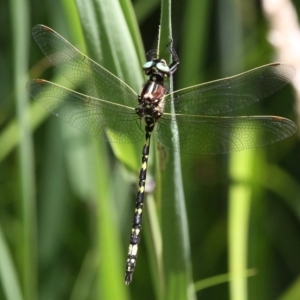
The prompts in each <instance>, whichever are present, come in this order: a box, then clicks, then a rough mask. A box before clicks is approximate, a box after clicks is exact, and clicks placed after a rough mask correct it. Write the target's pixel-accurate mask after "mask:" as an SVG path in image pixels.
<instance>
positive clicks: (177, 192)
mask: <svg viewBox="0 0 300 300" xmlns="http://www.w3.org/2000/svg"><path fill="white" fill-rule="evenodd" d="M171 17H172V13H171V1H169V0H163V1H162V8H161V24H160V26H161V27H160V34H159V47H158V48H159V57H163V58H167V57H169V59H168V60H167V61H169V62H170V59H171V58H170V53H168V50H167V49H166V45H167V44H168V43H169V41H170V39H171V38H172V22H171ZM172 90H173V82H172V78H171V79H170V91H172ZM170 130H171V129H170ZM172 133H173V134H178V132H177V133H176V132H172ZM162 187H163V188H162V214H161V218H162V237H163V261H164V272H165V299H176V298H177V299H194V298H195V294H194V290H193V285H192V274H191V258H190V255H191V254H190V240H189V230H188V222H187V215H186V207H185V198H184V191H183V182H182V173H181V159H180V154H179V153H177V152H176V153H173V152H171V151H170V152H169V155H168V162H167V164H166V169H165V170H164V174H163V180H162Z"/></svg>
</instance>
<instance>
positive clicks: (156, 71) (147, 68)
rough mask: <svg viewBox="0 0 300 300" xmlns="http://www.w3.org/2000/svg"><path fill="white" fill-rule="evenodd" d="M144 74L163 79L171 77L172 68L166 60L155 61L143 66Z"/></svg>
mask: <svg viewBox="0 0 300 300" xmlns="http://www.w3.org/2000/svg"><path fill="white" fill-rule="evenodd" d="M143 70H144V73H145V74H146V75H148V76H151V75H158V76H160V77H161V78H162V79H163V78H167V77H169V76H170V68H169V66H168V65H167V63H166V61H165V60H164V59H153V60H150V61H148V62H146V63H145V64H144V65H143Z"/></svg>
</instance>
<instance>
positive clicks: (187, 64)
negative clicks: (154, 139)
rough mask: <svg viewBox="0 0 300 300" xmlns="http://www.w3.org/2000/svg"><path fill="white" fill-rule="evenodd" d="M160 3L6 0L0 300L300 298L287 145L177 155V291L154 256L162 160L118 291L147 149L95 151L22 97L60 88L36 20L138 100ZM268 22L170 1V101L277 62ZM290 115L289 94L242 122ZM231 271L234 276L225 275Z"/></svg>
mask: <svg viewBox="0 0 300 300" xmlns="http://www.w3.org/2000/svg"><path fill="white" fill-rule="evenodd" d="M294 2H295V3H294V4H295V5H296V7H295V10H296V11H297V10H298V12H299V3H297V2H296V1H294ZM297 5H298V7H297ZM160 8H161V3H160V2H159V1H143V0H140V1H138V0H136V1H132V2H130V1H128V0H127V1H125V0H124V1H122V0H120V1H116V0H109V1H108V0H106V1H105V0H102V1H101V0H98V1H97V0H94V1H93V0H85V1H79V0H77V1H75V0H61V1H59V0H31V1H24V0H23V1H22V0H9V1H6V0H0V41H1V42H0V90H1V97H0V130H1V131H0V159H1V161H0V282H1V284H0V299H12V300H19V299H30V300H33V299H110V300H111V299H180V300H181V299H222V300H223V299H231V300H235V299H237V300H243V299H255V300H260V299H261V300H266V299H280V300H293V299H295V300H296V299H299V297H300V296H299V295H300V276H299V275H300V255H299V253H300V222H299V221H300V184H299V180H300V168H299V165H300V143H299V141H298V137H297V134H295V135H294V136H292V137H290V138H288V139H286V140H284V141H281V142H278V143H276V144H273V145H269V146H266V147H264V148H260V149H255V150H245V151H242V152H240V153H236V154H232V155H219V156H205V157H204V156H190V155H185V154H181V159H182V161H181V162H182V163H181V165H182V174H183V189H184V196H185V197H184V198H183V197H182V199H185V205H186V212H187V214H186V216H187V221H188V227H187V228H184V229H182V232H183V234H186V231H188V233H189V238H186V239H184V240H185V241H187V242H188V243H189V244H187V245H183V248H185V250H184V251H183V252H182V253H181V254H182V255H183V256H184V255H185V254H186V253H188V254H187V255H188V257H187V258H186V259H185V260H184V261H185V264H186V268H185V272H186V274H185V275H184V276H183V277H184V278H183V279H182V278H181V279H176V280H178V281H174V282H177V284H176V285H175V286H174V285H173V286H172V285H170V284H169V283H168V282H170V281H168V280H169V278H170V277H169V276H170V275H169V273H168V271H167V269H168V266H167V265H166V264H164V263H163V262H162V261H161V259H162V257H167V256H168V253H165V252H164V253H163V256H161V252H160V251H161V250H160V249H161V248H160V247H161V238H160V236H161V233H160V231H161V229H160V228H161V225H159V224H161V223H163V224H166V222H163V220H164V213H165V212H164V211H161V205H162V204H161V202H162V201H164V195H165V194H164V189H166V188H172V187H170V186H168V187H166V186H164V184H163V183H164V182H165V181H164V179H163V180H161V178H160V177H161V176H162V177H163V178H164V177H165V176H168V174H166V172H169V171H168V169H167V168H166V169H165V171H164V170H163V167H162V166H161V165H162V164H163V163H164V161H165V160H166V159H167V158H166V157H167V156H168V154H166V153H165V152H164V151H158V152H156V155H155V156H154V155H153V157H152V159H150V172H149V182H150V183H153V185H155V184H156V187H157V189H156V191H155V192H154V193H153V194H149V197H148V198H147V201H148V202H147V206H146V209H145V210H146V211H147V212H146V213H145V222H144V226H143V234H142V243H141V246H140V251H139V257H138V261H137V267H136V271H135V274H134V276H133V283H132V284H131V285H130V286H129V287H126V286H124V278H123V277H124V270H125V261H126V255H127V247H128V241H129V234H130V227H131V221H132V216H133V207H134V201H135V195H136V190H137V188H136V186H137V178H138V172H139V168H140V159H141V158H140V156H141V155H140V153H141V149H142V148H141V144H138V145H108V144H107V143H105V142H102V141H97V140H95V139H93V138H90V137H88V136H85V135H84V134H82V133H81V132H79V131H77V130H76V129H74V128H72V127H71V126H68V125H67V124H64V123H63V122H62V121H60V120H58V119H56V118H54V117H53V116H52V115H50V114H48V113H47V112H45V111H44V110H43V109H42V108H40V107H39V105H37V104H36V103H34V102H33V101H32V100H30V99H29V96H28V94H27V92H26V89H25V84H26V82H27V81H28V80H29V79H30V78H44V79H48V80H51V81H55V82H57V83H60V84H62V83H63V79H62V78H61V76H60V75H59V74H58V73H57V72H56V70H55V68H51V66H50V63H49V62H48V61H47V60H46V59H45V58H44V57H43V54H42V53H41V51H40V50H39V48H38V47H37V45H36V44H35V42H34V41H33V39H32V37H31V33H30V31H31V28H32V27H33V25H35V24H45V25H47V26H49V27H51V28H53V29H54V30H55V31H57V32H58V33H60V34H61V35H62V36H63V37H65V38H66V39H67V40H68V41H70V42H71V43H72V44H73V45H75V46H76V47H78V48H79V49H80V50H81V51H83V52H85V53H87V54H88V55H89V56H90V57H92V58H93V59H95V60H96V61H98V62H99V63H101V65H103V66H105V67H106V68H107V69H109V70H110V71H112V72H113V73H115V74H116V75H118V76H120V77H121V78H122V79H124V81H125V82H126V83H128V84H129V85H130V86H132V87H133V88H134V89H135V90H136V91H137V92H138V91H139V89H140V86H141V84H142V82H143V77H142V75H141V70H140V68H139V66H140V65H141V64H142V63H143V62H144V61H145V56H144V52H145V50H149V49H154V48H156V47H157V38H158V29H159V23H160ZM268 27H269V24H268V21H267V20H266V19H265V17H264V14H263V11H262V8H261V3H260V2H259V1H232V0H231V1H230V0H215V1H208V0H202V1H199V0H185V1H183V0H178V1H174V3H172V29H173V38H174V46H175V48H176V49H177V51H178V55H179V58H180V63H181V64H180V66H179V69H178V71H177V72H176V75H175V77H174V81H175V90H176V89H178V88H182V87H187V86H190V85H193V84H197V83H201V82H206V81H210V80H214V79H218V78H221V77H224V76H231V75H235V74H237V73H240V72H243V71H246V70H249V69H252V68H255V67H258V66H260V65H263V64H267V63H270V62H273V61H276V52H275V50H274V49H273V48H272V46H271V45H270V44H269V43H268V41H267V34H268ZM95 36H96V37H97V39H95V38H94V37H95ZM295 63H296V62H295ZM64 84H65V85H66V84H67V83H66V82H64ZM295 106H296V97H295V92H294V91H293V88H292V87H291V86H288V87H285V88H283V89H282V90H280V91H279V92H277V93H276V94H274V95H272V96H271V97H269V98H268V99H265V100H264V101H261V102H260V103H258V104H256V105H253V106H252V107H249V108H246V109H243V110H242V111H239V112H237V113H236V114H238V115H251V114H253V115H256V114H258V115H259V114H261V115H268V114H270V115H280V116H282V117H286V118H289V119H291V120H293V121H295V122H297V115H296V112H295ZM153 145H154V143H153ZM154 148H155V147H152V149H153V151H152V152H155V151H154ZM158 154H162V156H164V155H165V156H166V157H163V158H162V159H158ZM116 157H117V158H116ZM166 170H167V171H166ZM173 188H174V189H175V193H176V192H177V189H178V187H173ZM165 200H166V199H165ZM168 200H170V199H168ZM171 200H172V199H171ZM182 214H183V216H185V212H184V211H183V212H182ZM174 217H176V216H174ZM172 226H173V224H172V223H169V224H166V226H164V227H169V229H171V228H172ZM150 228H151V230H150ZM167 230H168V228H162V231H164V232H165V233H164V232H163V233H162V236H164V234H166V232H168V231H167ZM236 230H237V232H236ZM162 243H164V241H162ZM175 244H176V243H175V241H174V245H175ZM165 249H168V251H170V249H172V244H171V245H170V244H169V245H167V246H166V247H165ZM174 251H175V253H176V251H177V249H175V246H174ZM169 254H170V252H169ZM234 270H237V271H242V272H244V273H240V274H239V275H238V276H237V278H236V280H232V279H233V277H232V276H233V275H232V274H233V271H234ZM247 270H248V271H247ZM164 272H165V273H166V274H168V275H166V277H165V279H163V278H164V276H163V275H162V273H164ZM179 273H180V270H179ZM191 274H192V276H190V275H191ZM193 283H195V286H193ZM178 290H181V291H183V293H184V291H186V293H185V294H186V295H185V296H182V294H180V296H179V294H178Z"/></svg>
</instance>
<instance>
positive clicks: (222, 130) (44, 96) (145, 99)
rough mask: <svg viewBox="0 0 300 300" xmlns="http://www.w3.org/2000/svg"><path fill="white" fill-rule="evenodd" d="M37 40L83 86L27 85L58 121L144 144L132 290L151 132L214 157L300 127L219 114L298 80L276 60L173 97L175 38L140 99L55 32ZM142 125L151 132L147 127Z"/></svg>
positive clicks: (153, 62) (149, 67)
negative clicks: (170, 83) (170, 87)
mask: <svg viewBox="0 0 300 300" xmlns="http://www.w3.org/2000/svg"><path fill="white" fill-rule="evenodd" d="M32 35H33V37H34V39H35V41H36V43H37V44H38V46H39V47H40V49H41V50H42V52H43V53H44V55H45V56H46V57H47V58H48V59H49V60H50V62H51V63H52V64H53V65H54V66H56V67H57V69H58V70H59V71H60V72H61V73H62V74H63V75H64V76H65V77H66V78H67V79H68V80H69V81H70V82H71V83H72V84H73V85H74V86H75V88H76V89H77V91H74V90H71V89H68V88H65V87H63V86H60V85H57V84H55V83H53V82H49V81H46V80H44V79H33V80H31V81H29V82H28V83H27V90H28V92H29V94H30V95H31V97H32V98H34V99H35V100H37V101H38V102H39V103H40V104H41V105H42V106H43V107H44V108H45V109H46V110H48V111H49V112H51V113H53V114H54V115H55V116H57V117H58V118H60V119H62V120H64V121H65V122H67V123H70V124H71V125H72V126H74V127H76V128H78V129H79V130H81V131H83V132H85V133H87V134H89V135H91V136H93V137H95V138H97V139H103V140H106V141H109V142H119V143H134V142H138V141H140V140H141V139H142V138H143V137H144V139H145V140H144V141H145V142H144V146H143V149H142V167H141V169H140V174H139V184H138V192H137V197H136V205H135V211H134V217H133V222H132V228H131V234H130V242H129V250H128V255H127V262H126V271H125V283H126V284H127V285H128V284H130V283H131V282H132V277H133V272H134V270H135V267H136V260H137V255H138V247H139V244H140V240H141V229H142V213H143V205H144V200H145V184H146V175H147V163H148V157H149V147H150V140H151V135H152V134H155V136H156V139H157V141H158V142H159V143H160V144H161V145H162V146H163V147H165V148H167V149H170V150H173V151H181V152H185V153H190V154H196V155H211V154H222V153H228V152H232V151H239V150H242V149H246V148H253V147H259V146H263V145H267V144H270V143H274V142H277V141H279V140H282V139H284V138H287V137H289V136H290V135H292V134H293V133H295V132H296V130H297V127H296V125H295V123H293V122H292V121H290V120H289V119H286V118H283V117H279V116H219V115H220V114H224V113H228V112H232V111H235V110H237V109H240V108H242V107H245V106H247V105H250V104H253V103H256V102H258V101H259V100H260V99H262V98H265V97H267V96H269V95H271V94H273V93H274V92H276V91H277V90H279V89H281V88H282V87H283V86H285V85H286V84H288V83H289V82H290V81H291V80H292V78H293V77H294V76H295V69H294V67H292V66H291V65H287V64H282V63H271V64H268V65H264V66H261V67H258V68H255V69H252V70H250V71H248V72H245V73H241V74H239V75H236V76H232V77H227V78H223V79H219V80H215V81H211V82H207V83H203V84H198V85H194V86H191V87H188V88H184V89H181V90H178V91H175V92H169V90H168V88H167V85H166V80H167V79H168V78H169V77H170V76H172V75H173V74H174V73H175V71H176V70H177V68H178V66H179V58H178V55H177V53H176V51H175V49H174V47H173V43H172V41H170V43H169V44H168V45H167V47H168V51H169V52H170V54H171V56H172V62H171V63H170V64H167V63H166V61H165V60H164V59H161V58H158V57H157V54H156V51H149V52H148V55H147V56H148V61H147V62H146V63H145V64H144V65H143V71H144V73H145V75H147V76H148V80H147V81H146V82H145V84H144V85H143V87H142V89H141V92H140V94H137V93H136V92H135V91H134V90H133V89H132V88H131V87H130V86H128V85H127V84H126V83H125V82H123V81H122V80H121V79H119V78H118V77H116V76H115V75H113V74H112V73H111V72H109V71H108V70H106V69H105V68H104V67H102V66H101V65H99V64H98V63H97V62H95V61H93V60H92V59H90V58H89V57H87V56H86V55H84V54H83V53H81V52H80V51H79V50H77V49H76V48H75V47H74V46H72V45H71V44H70V43H69V42H68V41H67V40H65V39H64V38H63V37H62V36H60V35H59V34H58V33H56V32H55V31H54V30H52V29H51V28H49V27H47V26H44V25H36V26H34V27H33V29H32ZM79 90H80V91H81V90H84V93H81V92H79ZM141 122H144V125H145V130H142V129H141V126H140V125H141ZM174 133H176V134H174Z"/></svg>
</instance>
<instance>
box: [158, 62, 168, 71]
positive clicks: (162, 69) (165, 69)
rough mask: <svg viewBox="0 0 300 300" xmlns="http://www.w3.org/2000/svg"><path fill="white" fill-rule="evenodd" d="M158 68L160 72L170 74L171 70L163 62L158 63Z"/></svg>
mask: <svg viewBox="0 0 300 300" xmlns="http://www.w3.org/2000/svg"><path fill="white" fill-rule="evenodd" d="M156 68H157V69H158V70H159V71H161V72H164V73H169V72H170V68H169V67H168V66H167V65H166V64H165V63H161V62H159V63H157V64H156Z"/></svg>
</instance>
